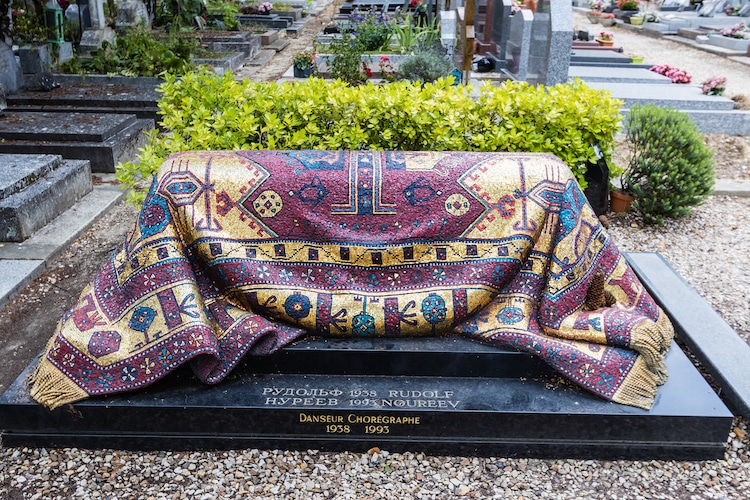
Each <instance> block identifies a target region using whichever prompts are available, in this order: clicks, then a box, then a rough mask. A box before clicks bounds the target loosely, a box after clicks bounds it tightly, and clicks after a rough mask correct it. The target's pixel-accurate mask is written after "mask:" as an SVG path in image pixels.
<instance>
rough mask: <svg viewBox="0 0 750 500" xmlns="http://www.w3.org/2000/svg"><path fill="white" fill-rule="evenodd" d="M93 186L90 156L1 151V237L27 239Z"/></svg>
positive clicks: (8, 239) (5, 238)
mask: <svg viewBox="0 0 750 500" xmlns="http://www.w3.org/2000/svg"><path fill="white" fill-rule="evenodd" d="M92 189H93V185H92V182H91V169H90V168H89V162H88V161H86V160H71V161H64V160H63V159H62V158H61V157H60V156H56V155H44V154H43V155H13V154H0V241H3V242H11V241H15V242H21V241H24V240H26V239H27V238H29V237H30V236H31V235H32V234H34V232H35V231H37V230H38V229H40V228H42V227H44V226H45V225H46V224H47V223H48V222H49V221H51V220H52V219H54V218H55V217H57V216H58V215H60V214H61V213H62V212H63V211H65V210H67V209H68V208H70V207H71V206H73V205H74V204H75V202H76V201H78V200H79V199H81V198H82V197H83V196H84V195H85V194H86V193H88V192H90V191H91V190H92Z"/></svg>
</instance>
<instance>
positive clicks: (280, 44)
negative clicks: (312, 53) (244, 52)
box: [265, 38, 291, 52]
mask: <svg viewBox="0 0 750 500" xmlns="http://www.w3.org/2000/svg"><path fill="white" fill-rule="evenodd" d="M290 43H291V42H290V41H289V40H287V39H286V38H279V39H278V40H276V41H275V42H273V43H270V44H268V45H266V46H265V48H266V49H269V50H274V51H276V52H281V51H282V50H284V49H285V48H286V47H287V46H288V45H289V44H290Z"/></svg>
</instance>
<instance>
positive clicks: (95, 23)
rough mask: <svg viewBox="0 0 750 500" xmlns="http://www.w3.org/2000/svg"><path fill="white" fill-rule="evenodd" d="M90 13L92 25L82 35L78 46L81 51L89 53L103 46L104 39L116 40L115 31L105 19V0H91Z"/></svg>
mask: <svg viewBox="0 0 750 500" xmlns="http://www.w3.org/2000/svg"><path fill="white" fill-rule="evenodd" d="M88 7H89V9H88V10H89V15H90V17H91V27H90V28H87V29H86V30H84V32H83V35H81V43H80V45H79V46H78V50H79V53H87V52H91V51H92V50H96V49H98V48H101V46H102V42H103V41H105V40H106V41H108V42H110V43H112V42H114V40H115V32H114V30H112V28H110V27H109V26H107V24H106V22H105V20H104V0H90V1H89V4H88Z"/></svg>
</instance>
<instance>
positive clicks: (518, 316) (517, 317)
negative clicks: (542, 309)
mask: <svg viewBox="0 0 750 500" xmlns="http://www.w3.org/2000/svg"><path fill="white" fill-rule="evenodd" d="M523 319H524V314H523V310H522V309H521V308H519V307H503V308H502V309H500V312H498V313H497V320H498V321H500V322H501V323H503V324H506V325H512V324H514V323H520V322H521V321H523Z"/></svg>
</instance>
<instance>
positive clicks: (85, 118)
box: [0, 111, 154, 172]
mask: <svg viewBox="0 0 750 500" xmlns="http://www.w3.org/2000/svg"><path fill="white" fill-rule="evenodd" d="M153 127H154V123H153V121H152V120H146V119H138V118H136V117H135V116H133V115H125V114H104V113H52V112H16V111H13V112H6V116H5V117H4V118H3V119H2V120H0V153H16V154H35V153H36V154H39V153H46V154H59V155H61V156H62V157H63V158H68V159H79V160H90V161H91V170H92V171H93V172H114V171H115V165H116V164H117V163H119V162H121V161H129V160H131V159H132V158H135V157H136V155H137V151H138V148H139V147H142V146H144V145H145V142H146V140H145V136H144V134H143V131H145V130H148V129H151V128H153Z"/></svg>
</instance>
